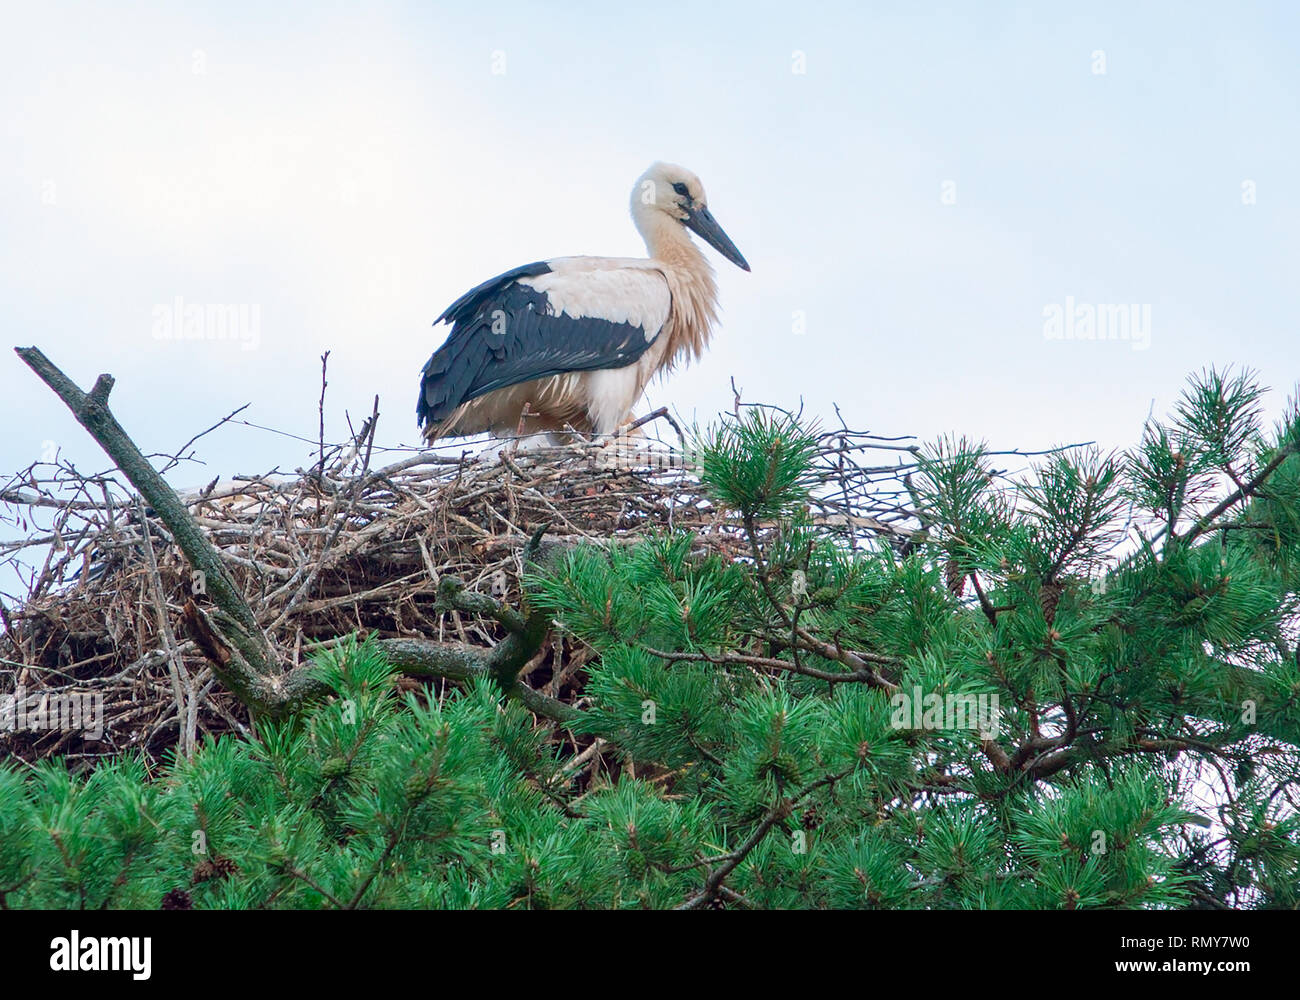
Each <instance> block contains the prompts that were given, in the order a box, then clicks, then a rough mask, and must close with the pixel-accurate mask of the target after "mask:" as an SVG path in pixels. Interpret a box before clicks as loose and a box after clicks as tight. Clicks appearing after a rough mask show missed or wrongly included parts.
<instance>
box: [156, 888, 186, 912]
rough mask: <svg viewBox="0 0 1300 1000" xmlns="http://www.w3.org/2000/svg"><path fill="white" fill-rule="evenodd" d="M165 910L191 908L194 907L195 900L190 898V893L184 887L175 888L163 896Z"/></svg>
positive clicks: (162, 907)
mask: <svg viewBox="0 0 1300 1000" xmlns="http://www.w3.org/2000/svg"><path fill="white" fill-rule="evenodd" d="M159 908H160V909H163V910H191V909H193V908H194V902H193V900H191V899H190V894H189V893H188V892H186V891H185V890H184V889H173V890H172V891H171V892H169V893H167V895H165V896H163V898H162V906H161V907H159Z"/></svg>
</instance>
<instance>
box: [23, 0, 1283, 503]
mask: <svg viewBox="0 0 1300 1000" xmlns="http://www.w3.org/2000/svg"><path fill="white" fill-rule="evenodd" d="M1083 8H1086V9H1083ZM4 23H5V25H6V28H5V31H4V32H3V37H0V123H2V125H3V127H0V233H3V237H0V325H2V326H3V329H4V331H5V333H6V334H7V345H6V346H17V345H23V346H26V345H37V346H39V347H40V348H41V349H42V350H44V351H45V353H46V354H48V355H49V357H50V358H51V359H52V360H53V361H54V362H55V363H56V364H58V365H60V366H61V367H63V368H64V370H65V371H66V372H67V373H68V374H69V375H70V376H71V377H72V378H73V379H74V380H76V381H77V382H78V383H79V384H81V385H82V386H83V387H86V388H89V386H90V385H91V383H92V382H93V381H94V379H95V376H96V375H97V374H99V373H100V372H111V373H112V374H113V375H114V376H115V377H116V379H117V386H116V388H115V390H114V392H113V396H112V406H113V409H114V412H115V413H116V414H117V416H118V418H119V420H120V421H121V422H122V423H123V425H124V426H125V427H126V429H127V430H128V431H129V432H130V433H131V434H132V435H133V436H134V437H135V439H136V440H137V442H138V443H139V444H140V445H141V446H142V448H143V449H144V450H145V451H163V452H170V451H174V450H175V449H176V448H177V447H179V446H180V445H181V444H182V443H183V442H184V441H186V440H187V439H188V438H190V437H191V436H192V435H193V434H195V433H197V432H199V431H201V430H202V429H204V428H206V427H208V426H209V425H211V424H213V423H214V422H216V421H217V420H218V419H220V418H221V417H222V416H224V415H225V414H227V413H229V412H230V411H232V410H234V409H235V408H237V407H239V406H242V405H243V404H245V403H249V404H251V405H250V407H249V408H248V410H246V411H245V412H244V413H243V414H242V416H243V417H244V418H246V419H247V420H249V421H251V422H254V423H256V424H259V425H263V426H265V427H272V428H277V429H279V430H282V431H285V432H288V433H291V434H297V435H300V436H302V437H305V438H310V439H314V438H315V437H316V433H317V419H318V417H317V399H318V396H319V394H320V367H321V363H320V355H321V354H322V353H324V352H325V351H329V352H330V358H329V389H328V401H327V405H328V416H327V432H326V433H327V437H330V438H333V439H339V438H342V437H343V436H344V432H345V428H346V423H345V414H351V415H352V417H353V421H354V423H359V422H360V419H361V418H363V417H364V416H366V415H368V414H369V412H370V409H371V405H372V400H373V397H374V396H375V395H376V394H378V395H379V397H380V402H379V408H380V411H381V417H380V422H379V431H378V438H377V440H378V443H380V444H382V445H396V444H399V443H406V444H414V443H415V442H416V441H417V439H418V434H417V429H416V425H415V413H414V410H415V400H416V394H417V387H418V381H419V371H420V368H421V366H422V365H423V364H424V362H425V360H426V359H427V358H428V356H429V355H430V354H431V353H432V351H433V350H434V349H435V348H436V347H437V346H438V341H437V340H436V339H435V336H434V333H433V330H432V329H431V325H432V322H433V319H434V318H435V317H436V316H437V315H438V313H440V312H441V311H442V309H443V308H444V307H445V306H446V305H448V304H449V303H450V302H451V301H452V300H453V299H454V298H456V297H457V296H458V295H459V294H461V292H463V291H465V290H466V289H467V288H469V287H470V286H472V285H474V284H477V283H478V282H480V281H482V280H484V279H485V278H487V277H490V276H492V275H494V274H497V273H499V272H501V271H504V270H506V269H508V268H510V267H512V266H515V265H518V264H521V263H526V262H528V261H533V260H537V259H539V258H546V257H553V256H561V255H568V254H596V255H602V256H606V255H608V256H623V255H626V256H642V255H644V252H645V251H644V248H643V246H642V244H641V242H640V239H639V237H638V236H637V234H636V231H635V230H634V229H633V227H632V224H631V220H630V217H629V214H628V207H627V206H628V198H629V194H630V192H631V189H632V185H633V182H634V181H635V180H636V178H637V177H638V175H639V174H640V173H641V171H642V170H644V169H645V167H646V166H648V165H649V164H650V163H651V162H653V161H654V160H659V159H663V160H668V161H671V162H677V163H681V164H684V165H685V166H687V167H689V168H690V169H692V170H694V171H695V172H696V173H698V174H699V176H700V177H701V179H702V180H703V182H704V185H705V187H706V190H707V192H708V196H709V204H710V208H711V209H712V211H713V214H714V215H715V216H716V217H717V219H718V220H719V222H720V223H721V224H722V225H723V227H724V228H725V229H726V230H727V232H728V233H729V234H730V236H731V237H732V239H733V240H734V241H735V243H736V244H737V245H738V246H739V248H740V250H741V251H742V253H743V254H744V255H745V257H746V258H747V259H748V261H749V263H750V265H751V266H752V268H753V271H752V273H749V274H746V273H744V272H742V271H740V270H738V269H736V268H734V267H732V266H731V265H729V264H728V263H726V262H725V261H724V260H722V259H721V258H720V257H718V256H717V255H716V254H714V253H713V252H712V251H711V250H706V255H708V256H709V257H710V259H711V260H712V261H713V263H714V265H715V267H716V269H717V271H718V275H719V285H720V295H721V302H722V317H721V321H720V323H719V325H718V327H717V329H716V332H715V337H714V341H713V345H712V348H711V349H710V351H709V353H708V354H707V356H706V357H705V358H704V359H703V360H702V362H700V363H698V364H696V365H695V366H693V367H691V368H689V369H687V370H685V371H681V372H678V373H677V374H675V375H674V376H673V377H672V378H671V380H669V381H668V382H666V383H663V384H656V385H654V386H652V388H651V390H650V393H649V397H648V399H647V400H646V401H645V402H644V403H643V405H642V407H641V408H640V410H641V412H646V411H648V410H649V409H651V408H652V407H654V406H658V405H668V406H670V407H672V408H673V409H674V410H675V411H677V412H678V413H679V414H680V415H681V416H682V417H683V418H684V419H685V420H687V421H691V420H698V421H701V422H707V421H708V420H710V419H711V418H713V417H714V416H715V415H716V414H717V413H718V412H719V411H720V410H727V409H729V408H730V406H731V403H732V391H731V385H730V383H731V380H732V379H733V378H734V380H735V383H736V385H737V386H738V387H739V388H740V389H741V391H742V392H743V398H744V399H745V400H747V401H750V402H766V403H774V404H778V405H783V406H786V407H789V408H797V407H798V406H799V405H800V404H802V405H803V407H804V411H805V413H809V414H812V415H814V416H818V417H821V418H822V419H823V421H824V422H826V423H830V424H834V423H836V417H835V410H834V408H835V406H836V405H838V406H839V408H840V411H841V412H842V414H843V416H844V419H845V420H846V421H847V423H848V424H849V425H850V426H851V427H853V428H855V429H858V430H866V431H871V432H873V433H876V434H884V435H901V434H914V435H918V436H919V437H921V438H922V439H930V438H933V437H935V436H936V435H938V434H941V433H944V432H949V431H955V432H958V433H961V434H965V435H967V436H970V437H973V438H976V439H984V440H987V441H988V442H989V444H990V445H991V446H993V447H995V448H1000V449H1001V448H1024V449H1038V448H1046V447H1050V446H1052V445H1056V444H1061V443H1066V442H1077V441H1097V442H1098V443H1099V444H1100V445H1102V446H1103V447H1104V448H1107V449H1109V448H1125V447H1129V446H1131V445H1133V444H1135V443H1136V442H1137V440H1138V439H1139V437H1140V434H1141V429H1142V424H1143V421H1144V420H1145V419H1146V417H1147V415H1148V413H1149V412H1152V411H1154V413H1155V414H1156V415H1157V416H1160V415H1162V414H1164V413H1166V412H1167V411H1168V410H1169V408H1170V407H1171V405H1172V404H1173V403H1174V401H1175V400H1176V398H1177V395H1178V393H1179V391H1180V390H1181V388H1182V387H1183V385H1184V383H1185V380H1186V377H1187V376H1188V375H1189V374H1190V373H1192V372H1194V371H1196V370H1198V369H1200V368H1202V367H1205V366H1208V365H1211V364H1213V365H1218V366H1225V365H1229V364H1233V365H1237V366H1249V367H1251V368H1253V369H1255V370H1256V371H1257V372H1258V373H1259V377H1260V379H1261V381H1262V382H1264V383H1265V384H1266V385H1269V386H1272V387H1273V389H1274V392H1273V393H1272V394H1271V395H1270V397H1269V400H1268V402H1269V411H1270V413H1274V414H1275V413H1277V412H1280V410H1281V408H1282V406H1283V404H1284V403H1285V401H1286V398H1287V396H1288V395H1289V394H1290V393H1291V392H1292V391H1293V390H1294V387H1295V383H1296V380H1297V378H1298V377H1300V365H1297V363H1296V359H1297V357H1298V356H1300V350H1298V349H1297V343H1296V341H1297V330H1296V323H1295V320H1296V316H1297V298H1298V296H1300V280H1297V274H1298V273H1300V180H1298V179H1297V166H1298V164H1300V60H1298V59H1297V58H1296V52H1297V51H1298V50H1300V6H1297V5H1295V4H1290V3H1281V2H1279V3H1275V4H1252V3H1235V4H1218V5H1204V4H1197V3H1185V2H1184V3H1155V2H1152V3H1133V2H1116V3H1111V2H1094V3H1089V4H1087V5H1077V4H1063V3H1062V4H1057V3H1034V4H1009V3H1008V4H1002V3H996V2H979V3H969V4H956V3H954V4H946V5H926V4H922V3H838V4H836V3H815V2H803V3H799V4H791V3H788V2H782V3H773V4H764V3H755V2H753V0H747V2H744V3H734V4H727V3H710V4H698V3H681V4H677V3H645V4H630V5H625V4H608V3H602V4H594V3H591V4H588V3H555V4H546V5H542V4H536V3H510V2H500V0H498V2H494V3H491V4H465V3H455V4H444V3H423V4H334V5H329V4H320V3H310V4H306V3H304V4H293V3H277V4H274V5H264V4H251V3H240V2H232V3H222V4H215V3H209V4H202V5H200V4H130V3H114V4H90V3H84V4H78V3H41V4H19V3H14V2H10V0H6V2H5V11H4ZM196 304H197V305H200V306H205V307H206V306H211V305H226V306H234V307H236V311H235V313H234V315H238V316H240V317H242V326H240V327H239V331H240V334H241V336H240V337H238V338H236V339H234V340H231V339H228V338H227V339H217V338H211V339H200V340H195V339H190V340H186V339H178V338H176V337H174V336H170V334H172V333H174V332H176V324H175V323H174V317H176V316H177V315H181V310H183V308H184V306H186V305H196ZM1121 307H1122V308H1121ZM1121 316H1122V317H1123V318H1124V319H1125V320H1127V321H1129V323H1130V325H1129V326H1126V327H1124V328H1123V329H1122V330H1120V331H1119V332H1120V333H1121V336H1120V337H1118V338H1117V339H1107V340H1088V339H1074V338H1071V339H1065V338H1064V336H1063V333H1064V332H1065V330H1066V328H1067V327H1068V328H1069V330H1070V332H1071V333H1074V332H1077V331H1078V330H1080V329H1081V328H1082V327H1081V326H1080V324H1083V323H1086V322H1087V321H1088V318H1089V317H1092V318H1093V319H1094V320H1096V319H1097V318H1099V317H1108V318H1109V320H1110V321H1112V322H1113V321H1117V317H1121ZM1053 317H1056V319H1055V320H1054V319H1053ZM1067 320H1068V322H1067ZM1058 321H1059V322H1058ZM0 387H3V391H2V392H0V420H2V421H3V427H4V428H5V431H4V433H3V435H0V472H3V473H8V472H9V471H11V470H17V469H21V468H23V467H25V466H26V465H28V464H29V463H30V462H33V461H36V460H38V459H39V458H41V457H43V456H48V455H49V454H51V453H52V451H55V450H57V451H58V452H59V453H60V454H62V455H63V456H65V457H67V458H69V459H71V460H73V461H74V462H75V463H76V464H77V465H78V466H79V467H80V468H83V469H95V468H105V467H107V465H108V460H107V459H106V457H104V456H103V455H102V453H100V452H99V451H98V449H97V446H96V445H95V444H94V443H93V441H91V440H90V438H89V437H88V435H87V434H86V433H85V432H84V431H83V430H82V429H81V428H80V427H79V426H78V425H77V424H76V423H75V421H74V420H73V418H72V417H71V416H70V415H69V414H68V412H67V411H66V410H65V409H64V407H63V406H62V404H61V403H59V402H58V400H57V399H56V398H55V397H54V396H53V395H52V393H51V392H50V391H49V390H48V389H47V388H46V387H45V386H44V385H43V384H41V383H40V382H39V381H38V380H37V379H36V378H35V377H34V376H33V375H32V374H31V373H30V372H29V371H28V370H27V369H26V367H25V366H24V365H23V364H22V363H21V362H20V361H19V360H18V359H17V357H16V356H14V355H13V354H12V353H11V352H9V351H8V350H6V351H2V352H0ZM309 450H310V449H309V448H308V446H307V445H305V444H304V443H302V442H300V441H297V440H294V439H291V438H287V437H284V436H280V435H276V434H273V433H270V432H267V431H264V430H258V429H256V428H253V427H248V426H227V427H223V428H222V429H220V430H219V431H217V432H215V433H214V434H212V435H210V436H208V437H206V438H204V439H203V440H202V442H201V444H200V450H199V457H200V458H201V459H202V460H203V461H204V462H205V463H206V464H205V465H203V466H197V465H194V464H188V465H183V466H181V467H180V468H178V469H176V470H174V471H173V472H172V473H171V475H170V478H171V480H172V482H173V484H174V485H176V486H178V487H183V486H193V485H200V484H202V483H205V482H207V481H208V480H210V479H211V478H213V477H214V476H216V475H221V476H231V475H236V474H247V473H254V472H260V471H264V470H268V469H270V468H272V467H275V466H279V467H280V468H282V469H288V470H291V469H293V468H294V467H296V466H303V465H307V464H309V462H310V455H309Z"/></svg>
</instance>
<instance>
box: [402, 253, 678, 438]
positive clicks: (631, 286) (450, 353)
mask: <svg viewBox="0 0 1300 1000" xmlns="http://www.w3.org/2000/svg"><path fill="white" fill-rule="evenodd" d="M570 268H572V265H569V268H566V269H565V270H564V271H562V272H553V269H552V266H551V265H550V264H549V263H547V262H545V261H539V262H537V263H535V264H526V265H524V266H523V267H517V268H515V269H513V270H511V271H507V272H506V273H505V274H501V275H498V276H497V277H495V278H493V279H491V280H490V281H485V282H483V284H481V285H479V286H477V287H476V288H473V289H471V290H470V291H468V292H466V293H465V294H464V295H462V296H461V297H460V298H459V299H457V300H456V301H455V302H453V303H452V304H451V305H450V306H449V307H448V308H447V310H446V312H444V313H443V314H442V315H441V316H439V317H438V320H437V322H438V323H449V324H450V325H451V332H450V334H449V335H448V337H447V340H446V342H445V343H443V345H442V346H441V347H439V348H438V350H437V351H436V352H435V353H434V355H433V357H431V358H430V359H429V361H428V363H427V364H426V365H425V366H424V372H423V375H422V378H421V383H420V399H419V402H418V403H417V405H416V416H417V417H418V418H419V421H420V424H421V426H427V425H429V424H432V423H437V422H438V421H441V420H444V419H446V418H447V417H449V416H450V415H451V414H452V413H453V412H454V411H455V410H456V408H457V407H458V406H460V405H461V404H462V403H467V402H469V401H470V400H471V399H476V398H478V397H479V396H482V395H484V394H486V393H489V392H492V391H494V390H496V389H504V388H506V387H507V386H512V385H518V384H519V383H521V382H529V381H532V380H533V379H539V378H545V377H547V376H549V375H560V374H563V373H565V372H575V371H592V370H594V369H598V368H621V367H623V366H624V365H628V364H631V363H632V362H633V361H635V360H636V359H637V358H639V357H640V356H641V355H642V354H644V353H645V351H646V348H648V347H649V346H650V344H651V343H652V342H653V341H654V339H655V337H656V336H658V334H659V330H660V329H661V328H662V327H663V324H664V323H665V322H666V321H667V318H668V310H669V307H670V305H671V297H670V296H669V293H668V286H667V283H666V281H665V280H664V278H663V276H662V275H661V274H660V273H659V272H658V271H654V270H643V269H634V270H631V271H625V270H621V269H608V268H605V269H591V270H586V269H570ZM552 274H553V275H554V276H553V277H551V275H552ZM521 279H523V280H522V281H521ZM529 279H537V280H536V281H533V280H529Z"/></svg>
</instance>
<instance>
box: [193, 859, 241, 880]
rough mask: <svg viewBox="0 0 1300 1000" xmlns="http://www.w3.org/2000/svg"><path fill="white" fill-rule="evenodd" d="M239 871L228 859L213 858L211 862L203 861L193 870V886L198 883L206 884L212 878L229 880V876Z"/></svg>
mask: <svg viewBox="0 0 1300 1000" xmlns="http://www.w3.org/2000/svg"><path fill="white" fill-rule="evenodd" d="M237 871H239V866H238V865H237V864H235V863H234V862H233V861H231V860H230V859H229V858H220V857H218V858H213V859H212V860H211V861H203V862H201V863H200V864H199V865H198V867H196V868H195V869H194V879H193V881H192V884H193V885H198V884H199V883H200V882H207V881H209V880H211V879H214V878H230V876H231V875H233V874H235V872H237Z"/></svg>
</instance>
